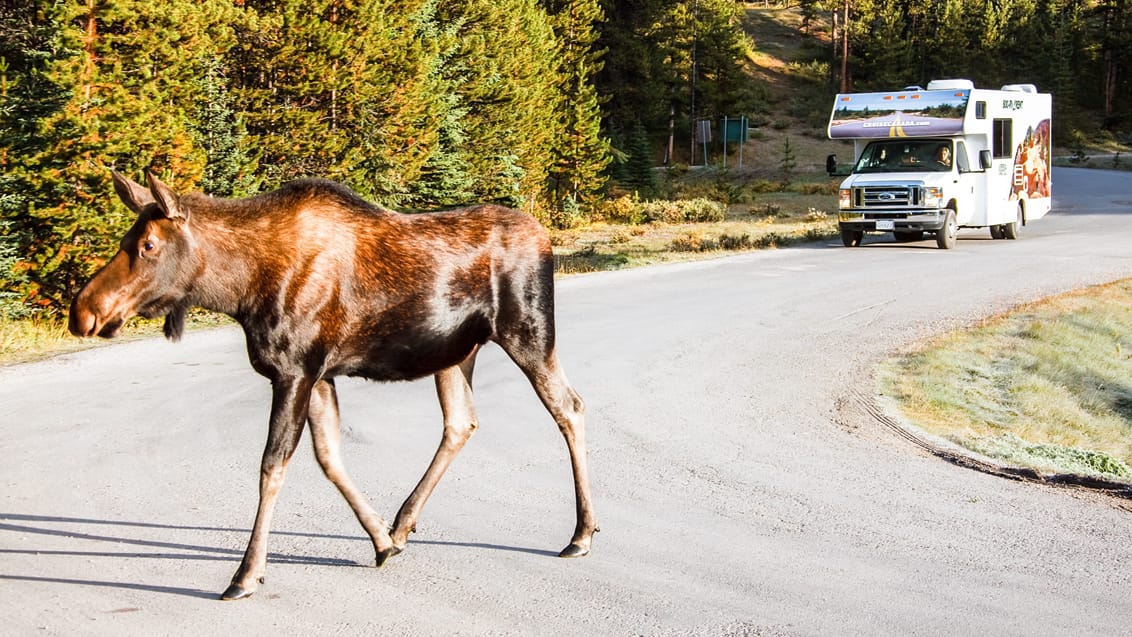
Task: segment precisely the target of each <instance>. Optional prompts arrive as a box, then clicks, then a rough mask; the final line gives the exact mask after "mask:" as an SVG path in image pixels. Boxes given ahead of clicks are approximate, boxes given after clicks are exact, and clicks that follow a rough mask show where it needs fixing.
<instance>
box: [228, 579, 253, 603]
mask: <svg viewBox="0 0 1132 637" xmlns="http://www.w3.org/2000/svg"><path fill="white" fill-rule="evenodd" d="M254 592H255V590H254V589H252V590H248V589H246V588H244V587H243V586H240V585H239V584H236V583H235V582H233V583H232V584H231V585H229V586H228V590H226V591H224V592H223V593H222V594H221V595H220V599H221V600H222V601H225V602H231V601H235V600H237V599H247V598H249V597H251V596H252V593H254Z"/></svg>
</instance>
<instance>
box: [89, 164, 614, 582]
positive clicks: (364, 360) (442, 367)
mask: <svg viewBox="0 0 1132 637" xmlns="http://www.w3.org/2000/svg"><path fill="white" fill-rule="evenodd" d="M112 178H113V182H114V189H115V191H116V192H117V194H118V197H119V198H120V199H121V200H122V202H123V203H125V204H126V206H127V207H129V208H130V209H131V210H132V211H133V212H134V213H136V214H137V220H136V221H135V222H134V224H133V225H132V227H131V228H130V229H129V231H127V232H126V234H125V236H124V237H123V238H122V240H121V242H120V244H119V251H118V252H117V253H116V254H115V255H114V256H113V258H111V259H110V261H109V262H107V263H106V265H105V266H103V267H102V269H101V270H99V271H98V272H97V273H95V275H94V276H93V277H92V278H91V279H90V281H89V282H87V283H86V285H85V286H84V287H83V288H82V289H81V290H80V291H79V293H78V295H77V296H76V297H75V298H74V300H73V301H72V303H71V308H70V315H69V325H68V327H69V329H70V331H71V333H72V334H74V335H76V336H82V337H90V336H95V335H97V336H100V337H103V338H111V337H113V336H115V335H116V334H117V333H118V332H119V330H120V328H121V327H122V325H123V324H124V323H125V322H126V321H127V320H129V319H130V318H132V317H134V316H142V317H146V318H157V317H164V333H165V336H166V337H167V338H168V339H170V340H173V341H177V340H179V339H180V338H181V336H182V334H183V332H184V326H185V319H186V313H187V312H188V310H190V309H191V308H193V307H200V308H204V309H207V310H211V311H214V312H219V313H223V314H227V315H229V316H231V317H232V318H233V319H235V321H236V322H237V323H239V325H240V326H241V327H242V328H243V330H244V334H245V337H246V340H247V350H248V358H249V360H250V362H251V366H252V368H253V369H254V370H255V371H256V372H258V373H259V374H261V375H263V376H264V377H266V378H267V379H268V380H270V382H271V394H272V398H271V416H270V423H269V428H268V434H267V443H266V446H265V448H264V452H263V458H262V462H261V467H260V477H259V506H258V509H257V511H256V516H255V523H254V526H253V528H252V533H251V538H250V539H249V541H248V546H247V550H246V551H245V553H244V556H243V559H242V560H241V562H240V565H239V567H238V568H237V569H236V573H235V574H234V575H233V577H232V581H231V584H230V585H229V586H228V588H227V589H226V590H225V591H224V592H223V593H222V594H221V599H225V600H233V599H242V598H246V597H249V596H250V595H252V594H253V593H254V592H255V591H256V589H257V587H258V585H259V584H261V583H262V582H263V581H264V575H265V572H266V569H267V536H268V532H269V529H270V526H271V518H272V513H273V511H274V508H275V502H276V498H277V496H278V495H279V491H280V488H281V487H282V483H283V477H284V473H285V472H286V469H287V464H288V462H289V461H290V459H291V456H292V454H293V453H294V451H295V448H296V446H297V445H298V443H299V440H300V438H301V436H302V432H303V429H304V426H307V427H309V428H310V433H311V438H312V439H313V443H314V451H315V458H316V459H317V461H318V463H319V466H320V468H321V469H322V471H323V473H324V474H325V475H326V477H327V478H328V479H329V480H330V481H331V482H332V483H333V484H334V486H335V487H337V488H338V491H339V492H340V493H341V494H342V496H343V497H344V498H345V499H346V501H347V502H348V503H349V505H350V507H351V509H353V512H354V514H355V515H356V516H357V518H358V522H360V523H361V525H362V527H363V528H364V529H365V531H366V533H367V534H368V535H369V537H370V539H371V540H372V541H373V547H374V550H375V552H376V564H377V566H379V567H380V566H381V565H382V564H384V563H385V562H386V560H388V559H389V558H391V557H393V556H394V555H397V554H398V553H400V552H401V551H402V550H404V549H405V547H406V544H407V543H408V537H409V533H410V532H413V531H415V530H416V524H417V518H418V516H419V515H420V513H421V510H422V509H423V507H424V504H425V501H426V500H427V499H428V497H429V495H430V494H431V493H432V491H433V489H434V488H435V487H436V485H437V483H438V482H439V481H440V479H441V477H442V476H443V474H444V472H445V470H446V469H447V468H448V465H449V464H450V463H451V462H452V460H453V458H455V456H456V455H457V454H458V453H459V451H460V449H461V448H462V447H463V446H464V444H465V443H466V442H467V441H468V439H469V438H470V437H471V436H472V434H473V433H474V431H475V430H476V428H477V426H478V424H479V423H478V421H477V418H476V412H475V408H474V406H473V404H472V372H473V369H474V366H475V360H476V354H477V353H478V352H479V350H480V348H481V346H483V345H484V344H485V343H487V342H488V341H494V342H495V343H496V344H498V345H499V346H500V347H501V348H502V349H503V350H504V351H505V352H506V353H507V355H508V356H509V357H510V358H511V360H513V361H514V362H515V364H516V365H518V366H519V368H520V369H521V370H522V371H523V373H524V374H525V375H526V377H527V379H528V380H529V381H530V383H531V385H532V386H533V387H534V390H535V392H536V393H537V394H538V396H539V398H540V400H541V401H542V403H543V405H544V406H545V407H546V409H547V411H548V412H549V413H550V415H551V416H552V417H553V419H554V421H555V423H557V425H558V428H559V430H560V431H561V433H562V435H563V437H564V438H565V439H566V446H567V448H568V449H569V453H570V464H571V469H572V471H573V477H574V497H575V510H576V515H577V521H576V524H575V527H574V535H573V537H572V538H571V539H570V543H569V544H568V545H567V546H566V547H565V548H564V549H562V551H561V552H560V553H559V555H560V556H561V557H580V556H583V555H586V554H587V553H589V551H590V546H591V543H592V540H593V534H594V532H595V531H596V530H597V522H596V518H595V515H594V511H593V506H592V504H591V500H590V482H589V473H588V469H587V466H586V444H585V425H584V414H585V407H584V404H583V402H582V399H581V397H580V396H579V395H578V393H577V392H576V391H575V390H574V388H573V387H572V386H571V384H570V383H569V381H568V380H567V378H566V375H565V373H564V372H563V370H562V367H561V365H560V364H559V359H558V354H557V350H556V347H555V323H554V279H553V274H554V263H553V256H552V253H551V248H550V240H549V238H548V236H547V233H546V231H545V230H544V229H543V228H542V226H541V225H540V224H539V223H538V221H537V220H535V219H534V218H533V217H531V216H530V215H528V214H526V213H523V212H521V211H516V210H513V209H509V208H506V207H503V206H499V205H494V204H482V205H475V206H471V207H467V208H461V209H457V210H450V211H445V212H435V213H422V214H405V213H399V212H394V211H391V210H387V209H384V208H381V207H379V206H377V205H374V204H372V203H370V202H368V201H366V200H365V199H363V198H362V197H361V196H359V195H358V194H356V193H355V192H353V191H352V190H350V189H348V188H347V187H345V186H343V185H340V184H337V183H334V182H331V181H327V180H321V179H301V180H297V181H293V182H290V183H288V184H287V185H284V186H282V187H281V188H279V189H278V190H275V191H273V192H269V193H265V194H260V195H256V196H254V197H249V198H244V199H222V198H214V197H210V196H208V195H205V194H201V193H190V194H177V193H175V192H174V191H173V190H172V189H171V188H170V187H169V186H167V185H166V184H164V183H162V182H161V181H160V180H159V179H157V178H156V177H155V176H154V175H153V174H152V173H148V172H147V180H148V186H149V187H148V188H146V187H145V186H142V185H141V184H138V183H136V182H134V181H132V180H131V179H129V178H128V177H125V176H123V175H121V174H119V173H118V172H117V171H113V172H112ZM341 375H347V376H355V377H362V378H367V379H370V380H375V381H400V380H412V379H417V378H423V377H425V376H429V375H432V376H434V377H435V383H436V392H437V394H438V396H439V399H440V406H441V413H442V416H443V424H444V433H443V435H442V437H441V442H440V446H439V448H438V449H437V451H436V454H435V455H434V456H433V458H432V461H431V463H430V464H429V466H428V468H427V470H426V471H425V473H424V476H423V477H422V478H421V479H420V482H419V483H418V484H417V485H416V487H415V488H414V489H413V491H412V493H410V495H409V497H408V498H407V499H406V500H405V502H404V503H403V504H402V505H401V508H400V509H399V510H398V512H397V516H396V518H394V520H393V525H392V526H388V525H387V524H386V522H385V521H384V520H383V519H382V518H381V517H380V516H379V515H378V514H377V512H376V511H375V510H374V509H373V508H372V507H371V506H370V504H369V503H368V502H367V500H366V498H365V496H364V495H363V494H362V493H361V491H360V490H359V489H358V488H357V487H356V486H355V484H354V483H353V481H352V480H351V479H350V477H349V476H348V475H347V473H346V469H345V467H344V465H343V461H342V455H341V451H340V445H341V431H340V425H339V410H338V398H337V393H336V389H335V384H334V379H335V377H337V376H341Z"/></svg>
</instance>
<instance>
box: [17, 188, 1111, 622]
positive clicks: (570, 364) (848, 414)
mask: <svg viewBox="0 0 1132 637" xmlns="http://www.w3.org/2000/svg"><path fill="white" fill-rule="evenodd" d="M1054 180H1055V181H1054V184H1055V193H1056V195H1055V203H1054V212H1053V213H1051V214H1050V215H1049V216H1047V217H1046V218H1045V219H1042V220H1040V221H1037V222H1035V223H1033V224H1032V225H1030V226H1028V227H1027V228H1025V230H1024V233H1023V237H1022V239H1021V240H1019V241H993V240H991V239H990V237H989V233H987V232H986V231H985V230H984V231H975V230H964V231H961V232H960V235H959V241H958V245H957V247H956V248H955V249H954V250H950V251H944V250H938V249H936V248H935V243H934V241H933V240H931V239H929V240H925V241H923V242H918V243H913V244H897V243H893V242H892V241H891V239H885V238H882V237H880V236H875V237H874V236H870V237H867V238H866V242H865V245H863V246H862V247H860V248H854V249H848V248H843V247H841V246H840V241H835V242H828V243H826V242H821V243H814V244H809V245H804V246H800V247H793V248H789V249H782V250H772V251H763V252H756V253H750V254H743V255H737V256H732V257H727V258H721V259H715V260H711V261H705V262H700V263H694V264H686V265H670V266H661V267H650V268H644V269H639V270H634V271H626V272H617V273H606V274H598V275H591V276H579V277H571V278H566V279H563V280H560V281H559V283H558V324H559V332H560V334H559V346H560V351H561V355H562V359H563V362H564V365H565V368H566V370H567V373H568V374H569V376H570V378H571V380H572V381H573V382H574V384H575V386H576V387H577V389H578V390H579V391H580V393H581V394H582V396H583V397H584V398H585V399H586V402H587V406H588V424H587V433H588V439H589V456H590V465H591V470H592V474H593V489H594V497H595V502H596V506H597V512H598V519H599V523H600V525H601V529H602V530H601V532H600V533H598V534H597V536H596V538H595V540H594V550H593V552H592V553H591V554H590V555H589V556H587V557H585V558H582V559H576V560H563V559H559V558H557V557H555V554H556V552H557V551H558V550H559V549H561V548H562V547H563V546H565V544H566V542H567V541H568V540H569V537H570V534H571V531H572V529H573V524H574V520H573V496H572V490H571V482H570V469H569V462H568V458H567V454H566V449H565V445H564V444H563V442H562V439H561V437H560V435H559V434H558V431H557V429H556V427H555V426H554V423H553V421H552V420H551V419H550V417H549V416H548V415H547V414H546V413H545V412H544V411H543V410H542V407H541V405H540V404H539V403H538V401H537V399H536V397H535V395H534V392H533V391H532V390H531V389H530V387H529V386H528V385H527V383H526V381H525V379H524V378H523V377H522V375H521V374H520V372H519V371H518V369H517V368H516V367H515V366H514V365H512V364H511V363H510V361H508V360H506V357H505V356H504V355H503V354H502V353H501V352H500V350H499V349H498V348H497V347H494V346H491V347H489V348H487V349H486V350H485V351H484V352H483V353H482V354H481V356H480V359H479V364H478V366H477V368H476V392H477V406H478V410H479V415H480V420H481V427H480V430H479V431H478V432H477V434H476V435H475V437H473V439H472V440H471V442H470V443H469V444H468V446H467V447H466V448H465V450H464V452H463V453H462V455H461V456H460V457H459V458H458V459H457V460H456V462H455V463H454V464H453V465H452V467H451V469H450V470H449V473H448V475H446V476H445V478H444V480H442V481H441V483H440V486H439V487H438V489H437V491H436V493H435V494H434V495H433V497H432V499H431V500H430V501H429V503H428V505H427V506H426V507H425V510H424V513H423V514H422V516H421V519H420V523H419V525H418V532H417V533H416V534H415V535H414V536H412V538H411V540H410V543H409V546H408V548H407V549H406V551H405V552H404V553H402V554H401V555H399V556H397V557H396V558H394V559H392V560H391V561H390V562H389V563H387V564H386V565H385V566H384V567H382V568H381V569H375V568H374V567H373V566H372V563H373V551H372V546H371V545H370V543H369V540H368V539H367V538H366V536H365V534H364V532H363V531H362V530H361V527H360V526H359V525H358V524H357V522H356V521H355V520H354V519H353V517H352V514H351V513H350V511H349V508H348V507H347V505H346V503H345V502H344V501H343V500H342V499H341V498H340V497H339V496H338V494H337V492H336V491H335V490H334V488H333V486H332V485H331V484H330V483H329V482H328V481H327V480H325V479H324V478H323V477H322V476H321V474H320V472H319V470H318V467H317V464H316V463H315V461H314V457H313V453H311V451H310V448H309V446H308V443H304V445H303V447H301V448H300V450H299V452H298V453H297V454H296V457H295V460H294V461H293V462H292V463H291V468H290V470H289V473H288V476H287V483H286V484H285V486H284V489H283V494H282V496H281V498H280V501H279V506H278V509H277V512H276V517H275V523H274V525H273V533H272V535H271V539H270V550H271V555H270V558H269V562H268V572H267V581H266V583H265V584H263V585H262V586H261V587H260V589H259V591H258V592H257V593H256V594H255V595H254V596H253V597H252V598H251V599H248V600H245V601H240V602H229V603H222V602H219V601H217V599H216V598H217V596H218V594H219V593H220V592H221V591H222V590H223V589H224V588H225V586H226V585H227V583H228V580H229V578H230V577H231V575H232V573H233V572H234V570H235V568H236V566H237V564H238V562H239V560H240V557H241V555H242V553H243V549H244V546H245V544H246V542H247V539H248V535H249V532H250V528H251V523H252V519H253V517H254V513H255V506H256V499H257V494H256V489H257V473H258V464H259V458H260V454H261V453H262V445H263V442H264V437H265V433H266V423H267V415H268V407H269V387H268V384H267V381H266V380H264V379H262V378H260V377H259V376H257V375H256V374H255V373H254V372H253V371H252V370H251V368H250V367H249V365H248V363H247V359H246V354H245V352H244V349H243V337H242V334H241V333H240V332H239V331H238V329H236V328H222V329H217V330H211V331H205V332H193V333H189V334H187V335H186V337H185V339H184V340H183V341H182V342H181V343H178V344H171V343H167V342H164V341H162V340H157V339H154V340H146V341H138V342H132V343H123V344H118V345H113V346H109V347H103V348H100V349H96V350H92V351H86V352H82V353H78V354H69V355H66V356H60V357H57V358H54V359H51V360H48V361H44V362H41V363H35V364H29V365H21V366H15V367H7V368H3V369H0V405H2V408H0V617H2V618H3V627H2V628H0V632H3V633H5V634H11V635H76V634H93V635H164V634H168V635H201V634H216V635H227V634H242V635H261V634H262V635H267V634H271V635H279V634H287V635H292V634H293V635H300V634H321V635H332V634H333V635H393V634H397V635H660V636H668V635H705V636H707V635H711V636H715V635H720V636H725V635H747V636H749V635H972V634H994V635H1113V634H1128V631H1129V626H1130V625H1132V541H1130V540H1132V512H1130V509H1132V507H1130V503H1129V501H1128V500H1122V499H1120V498H1114V497H1111V496H1105V495H1098V494H1096V493H1094V492H1090V491H1087V490H1082V489H1077V488H1067V487H1056V486H1049V485H1043V484H1035V483H1031V482H1025V481H1015V480H1008V479H1004V478H1001V477H997V476H994V475H988V474H986V473H983V472H979V471H972V470H970V469H967V468H964V467H961V466H957V465H956V464H954V463H951V462H947V461H945V460H942V459H941V458H939V457H938V456H936V455H933V454H932V453H930V452H928V451H926V450H925V449H923V448H922V447H920V446H918V445H916V444H913V443H911V442H909V441H908V440H907V439H906V438H905V437H904V436H901V435H900V434H899V433H898V432H897V431H894V430H893V429H892V428H891V427H890V426H888V424H886V423H885V422H882V421H884V420H886V419H885V418H880V419H878V418H877V417H876V416H875V415H874V414H875V413H876V412H877V409H878V407H877V405H878V404H882V403H880V402H878V401H880V400H881V398H880V397H878V396H877V395H876V390H875V384H874V379H873V375H872V370H873V368H874V366H875V365H876V363H877V362H878V361H880V360H882V359H883V358H884V357H886V356H888V355H891V354H892V353H893V352H895V351H897V350H899V349H900V348H902V347H905V346H907V345H909V344H912V343H914V342H916V341H918V340H920V339H923V338H926V337H928V336H930V335H932V334H935V333H938V332H940V331H942V330H946V329H949V328H955V327H960V326H963V325H966V324H969V323H971V322H972V321H975V320H977V319H979V318H981V317H984V316H987V315H990V314H994V313H997V312H1000V311H1004V310H1006V309H1008V308H1010V307H1011V306H1013V305H1015V304H1018V303H1021V302H1025V301H1030V300H1034V299H1038V298H1041V297H1043V296H1047V295H1050V294H1054V293H1058V292H1062V291H1065V290H1070V289H1074V288H1079V287H1082V286H1087V285H1090V284H1096V283H1102V282H1107V281H1112V280H1116V279H1120V278H1124V277H1130V276H1132V249H1130V248H1129V245H1128V244H1129V238H1130V237H1132V186H1130V184H1132V179H1130V178H1129V176H1128V174H1127V173H1108V172H1103V171H1092V172H1086V171H1081V170H1072V169H1059V170H1057V171H1056V172H1055V174H1054ZM339 396H340V398H341V399H342V414H343V422H344V427H345V429H346V442H345V453H346V462H347V466H348V468H349V469H350V471H351V474H352V476H353V477H354V479H355V481H356V482H357V483H358V484H359V485H360V486H361V487H362V489H363V490H364V491H365V492H366V493H367V495H368V496H369V498H370V500H371V502H372V503H373V504H374V505H375V506H376V507H377V509H378V510H379V511H380V512H381V513H382V514H383V515H385V516H387V518H391V517H392V516H393V514H394V513H395V512H396V509H397V507H398V506H399V505H400V502H401V500H402V499H403V498H404V497H405V496H407V495H408V493H409V491H410V490H411V489H412V487H413V485H414V484H415V483H416V480H417V479H418V478H419V477H420V475H421V473H423V471H424V469H425V467H426V466H427V463H428V459H429V458H430V457H431V455H432V453H433V451H434V449H435V446H436V443H437V442H438V440H439V436H440V429H441V428H440V410H439V407H438V405H437V402H436V400H435V396H434V390H433V385H432V382H431V381H430V380H423V381H417V382H414V383H400V384H388V385H379V384H372V383H366V382H361V381H355V380H342V381H340V382H339Z"/></svg>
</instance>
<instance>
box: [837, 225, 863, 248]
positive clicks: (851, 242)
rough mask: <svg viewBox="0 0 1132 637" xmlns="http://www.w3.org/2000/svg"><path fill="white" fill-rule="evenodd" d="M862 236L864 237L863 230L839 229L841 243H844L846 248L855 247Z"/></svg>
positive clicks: (859, 243)
mask: <svg viewBox="0 0 1132 637" xmlns="http://www.w3.org/2000/svg"><path fill="white" fill-rule="evenodd" d="M863 238H865V231H864V230H847V229H845V228H842V229H841V243H843V244H845V247H846V248H856V247H857V246H859V245H861V239H863Z"/></svg>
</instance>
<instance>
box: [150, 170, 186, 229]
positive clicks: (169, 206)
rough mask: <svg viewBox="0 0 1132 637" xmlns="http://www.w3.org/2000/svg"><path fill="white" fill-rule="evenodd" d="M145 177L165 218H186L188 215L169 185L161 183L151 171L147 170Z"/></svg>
mask: <svg viewBox="0 0 1132 637" xmlns="http://www.w3.org/2000/svg"><path fill="white" fill-rule="evenodd" d="M145 177H146V180H147V181H149V191H150V192H151V193H153V199H154V200H155V201H156V202H157V207H158V208H161V211H162V212H164V213H165V217H166V218H168V219H186V218H188V215H187V214H185V213H184V212H183V211H182V210H181V204H180V200H179V198H178V197H177V195H176V194H174V192H173V191H172V190H171V189H170V188H169V186H166V185H165V184H163V183H161V180H160V179H158V178H157V176H156V175H154V174H153V173H151V172H148V171H147V172H146V174H145Z"/></svg>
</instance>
